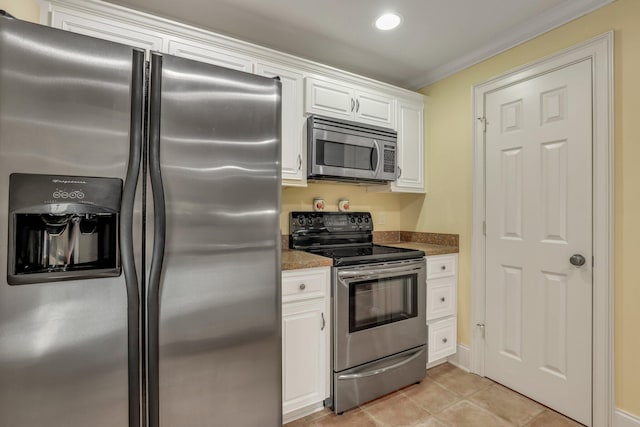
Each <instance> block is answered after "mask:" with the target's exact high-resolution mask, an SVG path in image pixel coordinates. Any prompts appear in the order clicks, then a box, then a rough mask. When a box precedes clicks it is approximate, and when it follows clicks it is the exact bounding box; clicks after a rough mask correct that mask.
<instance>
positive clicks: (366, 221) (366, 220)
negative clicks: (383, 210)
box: [364, 216, 369, 224]
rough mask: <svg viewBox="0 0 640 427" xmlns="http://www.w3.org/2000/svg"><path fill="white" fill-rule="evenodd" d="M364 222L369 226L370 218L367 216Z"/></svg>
mask: <svg viewBox="0 0 640 427" xmlns="http://www.w3.org/2000/svg"><path fill="white" fill-rule="evenodd" d="M364 222H365V223H366V224H368V223H369V217H368V216H365V217H364Z"/></svg>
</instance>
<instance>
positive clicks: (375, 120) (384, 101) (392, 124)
mask: <svg viewBox="0 0 640 427" xmlns="http://www.w3.org/2000/svg"><path fill="white" fill-rule="evenodd" d="M395 111H396V101H395V99H394V98H391V97H388V96H384V95H380V94H375V93H369V92H362V91H360V92H358V93H357V97H356V108H355V110H354V113H355V117H354V118H355V120H356V121H358V122H362V123H368V124H371V125H375V126H383V127H387V128H391V129H395V128H396V120H395Z"/></svg>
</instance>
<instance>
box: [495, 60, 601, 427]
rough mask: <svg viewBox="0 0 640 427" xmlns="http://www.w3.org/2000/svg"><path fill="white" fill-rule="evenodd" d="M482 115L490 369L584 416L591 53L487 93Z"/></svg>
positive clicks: (588, 374)
mask: <svg viewBox="0 0 640 427" xmlns="http://www.w3.org/2000/svg"><path fill="white" fill-rule="evenodd" d="M485 117H486V119H487V122H488V125H487V130H486V167H485V170H486V201H485V202H486V205H485V206H486V222H487V224H486V225H487V227H486V234H487V235H486V266H485V271H486V301H485V303H486V319H485V322H486V323H485V324H486V341H485V375H486V376H487V377H489V378H492V379H494V380H496V381H498V382H500V383H502V384H504V385H506V386H507V387H510V388H512V389H514V390H516V391H518V392H520V393H522V394H524V395H526V396H529V397H531V398H533V399H535V400H537V401H539V402H541V403H543V404H545V405H547V406H549V407H551V408H553V409H555V410H557V411H559V412H561V413H563V414H566V415H567V416H569V417H571V418H574V419H575V420H577V421H579V422H581V423H583V424H586V425H590V424H591V388H592V360H591V359H592V357H591V350H592V344H591V340H592V218H591V217H592V205H591V204H592V84H591V60H585V61H582V62H579V63H576V64H573V65H570V66H566V67H564V68H561V69H559V70H556V71H553V72H550V73H546V74H543V75H540V76H538V77H534V78H531V79H529V80H525V81H522V82H520V83H517V84H514V85H511V86H508V87H506V88H503V89H500V90H497V91H495V92H491V93H489V94H487V95H486V97H485ZM575 254H578V255H580V256H582V257H583V258H584V260H585V263H584V264H583V265H581V266H576V265H573V264H572V263H571V262H570V259H571V257H572V256H573V255H575ZM576 261H577V260H576V259H575V258H574V262H576Z"/></svg>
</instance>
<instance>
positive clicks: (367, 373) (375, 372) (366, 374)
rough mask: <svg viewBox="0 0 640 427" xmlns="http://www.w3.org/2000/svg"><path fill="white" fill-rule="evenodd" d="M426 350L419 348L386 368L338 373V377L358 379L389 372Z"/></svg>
mask: <svg viewBox="0 0 640 427" xmlns="http://www.w3.org/2000/svg"><path fill="white" fill-rule="evenodd" d="M424 352H425V349H424V348H421V349H420V350H418V351H416V352H415V353H413V354H412V355H411V356H409V357H407V358H406V359H404V360H402V361H401V362H398V363H394V364H393V365H389V366H385V367H384V368H380V369H374V370H372V371H365V372H358V373H356V374H342V375H338V379H339V380H357V379H360V378H366V377H372V376H374V375H379V374H383V373H385V372H388V371H390V370H392V369H396V368H399V367H401V366H403V365H406V364H407V363H410V362H412V361H413V360H415V359H417V358H418V357H420V356H421V355H422V353H424Z"/></svg>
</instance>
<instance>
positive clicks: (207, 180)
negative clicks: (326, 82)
mask: <svg viewBox="0 0 640 427" xmlns="http://www.w3.org/2000/svg"><path fill="white" fill-rule="evenodd" d="M151 67H152V77H151V80H152V84H151V97H152V101H151V108H150V110H151V118H150V123H151V125H150V138H151V141H150V171H151V181H152V186H153V197H154V209H155V215H154V218H155V240H154V256H156V258H155V259H154V261H153V262H152V268H151V274H150V289H149V316H150V317H149V325H150V330H149V340H150V341H149V345H150V347H149V355H150V363H149V375H150V377H149V410H150V413H149V421H150V426H151V427H157V426H158V425H159V426H162V427H169V426H181V427H191V426H193V427H196V426H197V427H205V426H206V427H211V426H225V427H226V426H236V427H243V426H247V427H248V426H264V427H275V426H281V425H282V405H281V399H282V398H281V396H282V392H281V339H280V317H281V313H280V259H279V256H280V232H279V213H280V163H279V162H280V160H279V159H280V133H281V130H280V97H281V94H280V82H279V81H277V80H273V79H267V78H264V77H260V76H255V75H251V74H246V73H243V72H238V71H233V70H229V69H225V68H221V67H216V66H213V65H208V64H203V63H199V62H194V61H190V60H185V59H182V58H177V57H173V56H169V55H165V56H158V55H153V57H152V65H151ZM157 113H159V116H158V115H156V116H154V114H157ZM158 118H159V119H160V120H158ZM158 162H159V164H158ZM160 180H161V183H162V184H163V185H162V186H160ZM162 210H164V215H163V212H161V211H162ZM165 222H166V233H163V230H164V224H165ZM163 242H164V251H163V252H164V262H163V263H162V264H160V261H159V258H158V257H160V256H161V255H162V250H161V249H162V248H161V247H160V246H161V243H163ZM156 279H159V282H158V283H157V284H156V283H154V281H155V280H156ZM158 285H159V288H156V286H158ZM156 298H157V301H156ZM157 303H159V306H158V305H157ZM158 309H159V312H158V311H157V310H158ZM154 313H156V314H157V315H158V316H159V325H154V323H155V322H156V319H154V316H155V314H154ZM155 327H159V331H155V330H154V329H155ZM156 334H158V335H156ZM154 336H157V338H158V339H159V343H158V344H159V348H157V349H156V347H155V344H156V343H155V342H154V340H155V338H154ZM155 351H158V354H154V353H155ZM156 357H157V360H156V361H154V360H153V359H154V358H156ZM156 362H159V366H156V365H155V364H156ZM155 375H158V376H157V377H155Z"/></svg>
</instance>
